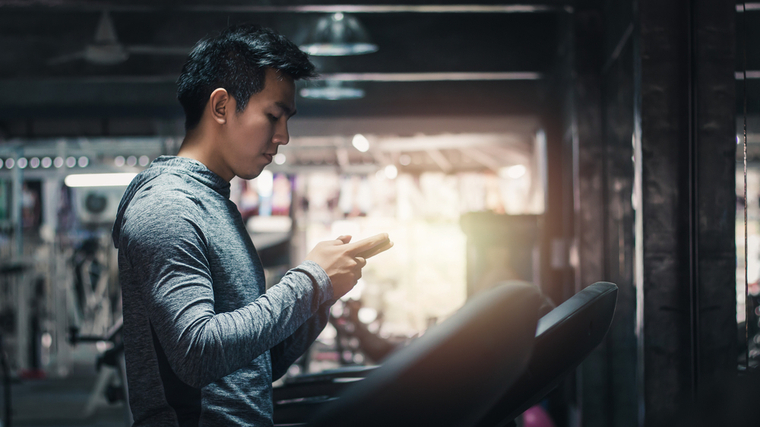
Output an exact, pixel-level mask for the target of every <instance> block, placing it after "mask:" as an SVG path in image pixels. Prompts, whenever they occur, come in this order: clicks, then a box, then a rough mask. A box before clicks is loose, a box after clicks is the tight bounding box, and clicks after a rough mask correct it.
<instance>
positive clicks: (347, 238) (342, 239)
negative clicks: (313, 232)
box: [335, 234, 351, 244]
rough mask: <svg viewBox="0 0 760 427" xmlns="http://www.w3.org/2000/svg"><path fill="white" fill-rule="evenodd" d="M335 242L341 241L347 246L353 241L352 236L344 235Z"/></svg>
mask: <svg viewBox="0 0 760 427" xmlns="http://www.w3.org/2000/svg"><path fill="white" fill-rule="evenodd" d="M335 240H340V241H341V242H343V244H346V243H348V242H350V241H351V236H349V235H346V234H342V235H340V236H338V238H337V239H335Z"/></svg>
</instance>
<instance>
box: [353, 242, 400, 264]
mask: <svg viewBox="0 0 760 427" xmlns="http://www.w3.org/2000/svg"><path fill="white" fill-rule="evenodd" d="M392 247H393V242H391V241H390V240H388V241H387V242H385V243H384V244H381V245H377V246H375V247H374V248H371V249H370V250H367V251H364V252H362V253H360V254H359V256H360V257H362V258H364V259H367V258H372V257H373V256H375V255H377V254H379V253H381V252H385V251H387V250H388V249H390V248H392Z"/></svg>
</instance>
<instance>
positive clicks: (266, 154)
mask: <svg viewBox="0 0 760 427" xmlns="http://www.w3.org/2000/svg"><path fill="white" fill-rule="evenodd" d="M264 157H265V158H266V159H267V161H268V162H270V163H271V162H272V158H273V157H274V154H272V153H264Z"/></svg>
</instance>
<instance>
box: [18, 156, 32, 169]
mask: <svg viewBox="0 0 760 427" xmlns="http://www.w3.org/2000/svg"><path fill="white" fill-rule="evenodd" d="M28 164H29V162H28V161H27V160H26V157H22V158H20V159H18V167H19V168H21V169H25V168H26V165H28Z"/></svg>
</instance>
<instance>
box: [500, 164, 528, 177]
mask: <svg viewBox="0 0 760 427" xmlns="http://www.w3.org/2000/svg"><path fill="white" fill-rule="evenodd" d="M525 172H527V168H526V167H525V166H523V165H514V166H508V167H504V168H501V169H499V175H500V176H501V177H502V178H512V179H519V178H522V177H523V175H525Z"/></svg>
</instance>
